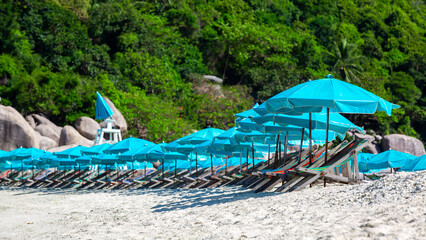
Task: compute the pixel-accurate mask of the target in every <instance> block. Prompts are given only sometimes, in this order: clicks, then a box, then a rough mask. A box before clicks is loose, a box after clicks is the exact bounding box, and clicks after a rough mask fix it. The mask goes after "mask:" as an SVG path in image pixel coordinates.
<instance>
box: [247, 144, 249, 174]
mask: <svg viewBox="0 0 426 240" xmlns="http://www.w3.org/2000/svg"><path fill="white" fill-rule="evenodd" d="M248 169H249V149H248V148H247V171H248Z"/></svg>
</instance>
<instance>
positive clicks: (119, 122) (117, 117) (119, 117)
mask: <svg viewBox="0 0 426 240" xmlns="http://www.w3.org/2000/svg"><path fill="white" fill-rule="evenodd" d="M104 99H105V102H106V103H107V104H108V106H109V107H110V108H111V110H112V111H113V112H114V114H113V115H112V119H114V125H115V126H116V127H117V128H119V129H120V130H121V135H122V137H123V138H124V136H125V135H126V132H127V122H126V119H124V117H123V114H121V112H120V111H119V110H118V109H117V108H116V107H115V105H114V103H112V102H111V100H109V99H108V98H106V97H104ZM101 127H102V128H105V127H106V122H105V121H103V122H101Z"/></svg>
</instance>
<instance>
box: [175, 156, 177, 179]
mask: <svg viewBox="0 0 426 240" xmlns="http://www.w3.org/2000/svg"><path fill="white" fill-rule="evenodd" d="M176 176H177V159H175V177H176Z"/></svg>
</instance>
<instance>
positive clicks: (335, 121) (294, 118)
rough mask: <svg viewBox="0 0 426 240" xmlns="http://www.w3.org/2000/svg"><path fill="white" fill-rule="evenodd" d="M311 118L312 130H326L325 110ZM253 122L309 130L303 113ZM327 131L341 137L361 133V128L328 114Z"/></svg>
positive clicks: (265, 117)
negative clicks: (356, 132)
mask: <svg viewBox="0 0 426 240" xmlns="http://www.w3.org/2000/svg"><path fill="white" fill-rule="evenodd" d="M311 116H312V118H311V124H312V125H311V126H312V129H321V130H325V129H327V111H326V110H323V111H321V112H319V113H312V114H311ZM253 121H254V122H256V123H257V124H263V123H266V122H273V123H277V124H279V125H283V126H285V125H288V124H291V125H295V126H299V127H303V128H306V129H309V113H303V114H302V115H286V114H267V115H264V116H259V117H254V118H253ZM329 129H330V130H331V131H333V132H335V133H338V134H341V137H343V136H344V134H345V133H346V132H347V131H348V130H349V129H358V130H360V131H363V130H362V128H360V127H358V126H356V125H355V124H353V123H352V122H351V121H349V120H348V119H347V118H345V117H343V116H342V115H341V114H339V113H330V118H329ZM342 135H343V136H342Z"/></svg>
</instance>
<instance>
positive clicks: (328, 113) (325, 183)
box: [324, 108, 330, 187]
mask: <svg viewBox="0 0 426 240" xmlns="http://www.w3.org/2000/svg"><path fill="white" fill-rule="evenodd" d="M329 121H330V108H327V127H326V131H325V158H324V162H325V163H327V160H328V151H327V150H328V127H329ZM326 185H327V182H326V180H325V178H324V187H325V186H326Z"/></svg>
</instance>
